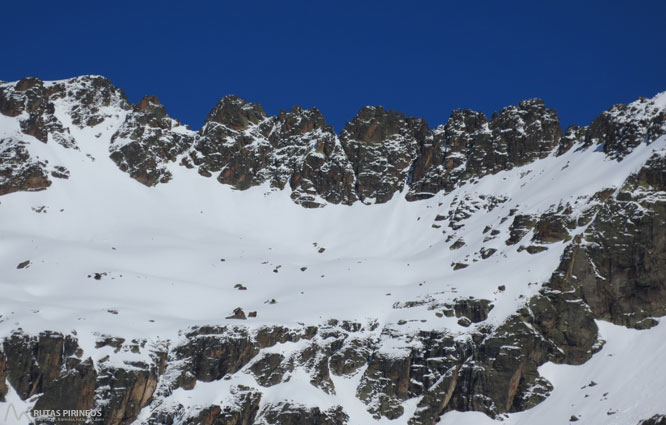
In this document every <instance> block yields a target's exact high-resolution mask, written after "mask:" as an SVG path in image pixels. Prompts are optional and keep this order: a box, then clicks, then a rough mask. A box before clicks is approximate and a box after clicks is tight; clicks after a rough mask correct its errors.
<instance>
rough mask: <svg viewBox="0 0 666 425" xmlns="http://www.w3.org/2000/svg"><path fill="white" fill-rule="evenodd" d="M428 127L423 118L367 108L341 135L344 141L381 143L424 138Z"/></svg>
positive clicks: (360, 112) (379, 107)
mask: <svg viewBox="0 0 666 425" xmlns="http://www.w3.org/2000/svg"><path fill="white" fill-rule="evenodd" d="M427 131H428V125H427V124H426V122H425V120H424V119H422V118H414V117H407V118H406V117H405V114H403V113H400V112H396V111H393V110H391V109H389V110H385V109H384V108H383V107H382V106H365V107H363V108H362V109H361V110H360V111H359V113H358V115H356V117H354V119H353V120H352V121H351V122H347V124H346V125H345V128H344V130H342V133H341V134H340V138H341V139H342V140H356V141H359V142H371V143H379V142H383V141H385V140H387V139H389V138H391V136H394V135H402V136H407V137H409V136H413V137H414V136H415V133H419V134H418V135H419V136H421V137H423V136H424V133H425V132H427Z"/></svg>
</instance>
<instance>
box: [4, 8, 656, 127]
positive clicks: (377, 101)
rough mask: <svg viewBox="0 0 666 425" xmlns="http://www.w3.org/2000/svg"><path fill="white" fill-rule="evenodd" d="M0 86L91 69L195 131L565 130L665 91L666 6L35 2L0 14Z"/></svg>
mask: <svg viewBox="0 0 666 425" xmlns="http://www.w3.org/2000/svg"><path fill="white" fill-rule="evenodd" d="M2 15H3V19H2V33H3V34H4V37H3V42H2V47H0V52H1V55H0V58H1V59H0V60H1V62H0V63H1V64H2V65H1V66H0V79H1V80H5V81H11V80H17V79H19V78H21V77H23V76H28V75H35V76H38V77H40V78H42V79H60V78H66V77H72V76H76V75H81V74H101V75H104V76H107V77H108V78H110V79H111V81H112V82H113V83H114V84H115V85H117V86H118V87H121V88H123V89H124V90H125V92H126V93H127V95H128V97H129V98H130V100H131V101H134V102H136V101H138V100H139V99H140V98H141V97H142V96H143V95H145V94H154V95H157V96H158V97H159V98H160V100H161V101H162V103H164V104H165V105H166V107H167V110H168V111H169V113H170V114H171V115H173V116H174V117H176V118H178V119H179V120H181V121H183V122H184V123H187V124H190V125H191V126H192V128H194V129H198V128H199V127H200V126H201V124H202V123H203V120H204V119H205V117H206V115H207V114H208V112H209V111H210V109H211V108H212V107H213V106H214V105H215V103H216V102H217V100H218V99H219V98H220V97H222V96H223V95H225V94H229V93H233V94H237V95H239V96H241V97H243V98H246V99H248V100H251V101H255V102H259V103H261V104H262V105H263V106H264V109H265V110H266V111H267V112H268V113H271V114H276V113H277V112H278V111H279V110H280V109H288V108H290V107H291V106H292V105H294V104H300V105H302V106H305V107H311V106H318V107H319V108H320V109H321V110H322V112H323V113H324V116H325V117H326V119H327V121H328V122H329V123H331V124H333V125H334V126H335V128H336V130H340V129H341V128H342V127H343V126H344V123H345V121H346V120H351V119H352V118H353V117H354V115H355V114H356V113H357V112H358V110H359V109H360V108H361V107H362V106H363V105H367V104H373V105H384V106H385V107H387V108H392V109H396V110H399V111H402V112H405V113H406V114H408V115H415V116H422V117H425V118H426V120H427V121H428V123H429V124H430V126H431V127H434V126H435V125H437V124H440V123H444V122H446V120H447V118H448V116H449V114H450V111H451V110H452V109H455V108H472V109H476V110H481V111H484V112H486V113H492V112H493V111H495V110H497V109H499V108H501V107H503V106H506V105H509V104H515V103H517V102H518V101H520V100H521V99H525V98H529V97H541V98H543V99H545V100H546V104H547V105H548V106H550V107H553V108H555V109H557V111H558V112H559V114H560V117H561V120H562V123H563V125H564V126H566V125H568V124H588V123H589V122H590V121H591V120H592V119H593V118H594V117H596V116H597V115H598V114H599V113H600V112H601V111H602V110H604V109H606V108H608V107H609V106H610V105H612V104H614V103H620V102H628V101H631V100H633V99H635V98H636V97H638V96H652V95H654V94H656V93H657V92H659V91H664V90H666V1H663V0H655V1H640V0H636V1H631V2H630V1H599V2H595V1H585V0H577V1H575V2H569V1H553V2H547V1H529V2H527V1H526V2H506V1H493V2H490V1H489V2H485V1H413V0H412V1H402V2H395V1H388V0H385V1H377V2H375V1H367V2H363V1H361V0H357V1H351V2H348V1H328V2H322V1H295V2H287V1H284V2H283V1H275V0H273V1H267V2H263V1H256V0H254V1H242V0H241V1H234V2H223V1H216V2H213V1H211V2H200V1H187V2H168V1H154V2H153V1H139V0H136V1H115V2H101V1H85V2H84V1H74V0H59V1H43V0H39V1H37V0H22V1H12V2H11V3H9V2H5V3H4V4H3V5H2Z"/></svg>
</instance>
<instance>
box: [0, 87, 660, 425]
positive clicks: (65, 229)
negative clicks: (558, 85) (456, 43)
mask: <svg viewBox="0 0 666 425" xmlns="http://www.w3.org/2000/svg"><path fill="white" fill-rule="evenodd" d="M0 195H2V196H0V252H2V255H1V256H0V269H1V270H2V274H1V275H0V276H2V278H1V279H0V289H1V290H2V293H3V297H2V299H0V338H1V339H2V344H1V347H2V348H1V350H0V400H1V402H0V414H1V415H5V413H7V416H4V417H5V418H6V419H5V420H6V421H7V423H12V422H11V421H12V420H15V423H29V422H34V423H52V422H56V423H60V422H65V421H66V420H69V422H70V423H71V421H72V419H73V418H72V417H71V415H73V414H74V413H72V412H71V411H78V410H84V411H86V412H87V416H86V415H84V416H83V418H82V419H79V420H75V421H74V422H80V423H83V422H86V421H87V423H104V424H105V425H119V424H130V423H134V424H169V425H171V424H205V425H222V424H224V425H241V424H284V425H291V424H294V425H296V424H314V425H333V424H349V425H357V424H374V423H377V424H387V423H391V424H409V425H416V424H434V423H443V424H453V423H456V424H460V423H463V424H464V423H470V424H495V423H507V424H533V423H540V424H546V425H548V424H561V423H567V422H576V421H580V422H581V423H585V424H632V425H633V424H638V423H643V424H644V425H645V424H659V423H664V421H666V419H665V418H664V416H660V415H665V414H666V407H665V406H664V403H663V400H664V399H665V397H666V390H664V387H663V381H664V378H666V366H664V362H663V361H662V360H661V353H663V352H664V350H666V342H665V341H666V324H664V323H662V321H661V317H663V316H664V315H665V314H666V92H665V93H661V94H658V95H657V96H655V97H653V98H651V99H647V98H640V99H638V100H636V101H635V102H632V103H630V104H627V105H615V106H613V107H611V108H610V109H609V110H608V111H605V112H603V113H601V115H599V117H598V118H597V119H595V120H594V121H593V122H592V123H591V124H590V125H589V126H587V127H575V126H572V127H569V128H568V129H566V131H564V132H563V131H562V129H561V126H560V122H559V119H558V117H557V113H556V112H555V111H554V110H552V109H548V108H547V107H546V105H545V103H544V102H543V101H542V100H540V99H530V100H525V101H523V102H520V103H519V104H518V105H516V106H508V107H506V108H504V109H502V110H501V111H499V112H497V113H495V114H493V115H492V116H491V117H490V118H488V117H487V116H485V115H484V114H483V113H480V112H475V111H470V110H456V111H453V112H452V114H451V116H450V118H449V119H448V121H447V122H446V123H445V124H444V125H440V126H438V127H436V128H434V129H431V128H430V127H429V125H428V124H427V123H426V122H425V120H423V119H420V118H414V117H407V116H405V115H404V114H401V113H399V112H396V111H392V110H386V109H384V108H383V107H381V106H374V107H364V108H363V109H361V111H359V113H358V114H357V116H356V117H354V118H353V119H352V120H351V121H349V122H348V123H347V124H346V126H345V128H344V129H343V130H342V131H341V132H340V134H336V133H335V131H334V130H333V129H332V127H331V126H329V125H327V124H326V121H325V119H324V117H323V115H322V113H321V112H320V111H319V110H318V109H316V108H313V109H303V108H301V107H299V106H294V107H293V108H292V109H290V110H289V111H288V112H287V111H282V112H280V114H279V115H278V116H269V115H267V114H266V113H265V111H264V110H263V108H262V107H261V105H258V104H255V103H249V102H247V101H245V100H243V99H241V98H238V97H236V96H226V97H224V98H222V99H221V100H220V101H219V103H218V104H217V105H216V106H215V107H214V108H213V109H212V111H211V112H210V114H209V115H208V117H207V118H206V121H205V124H204V126H203V127H202V128H201V129H200V130H198V131H193V130H191V129H189V128H188V127H187V126H184V125H182V124H181V123H179V122H178V121H177V120H175V119H173V118H171V117H170V116H169V115H168V114H167V111H166V108H165V106H163V105H161V104H160V102H159V100H158V99H157V98H155V97H154V96H147V97H145V98H144V99H142V100H141V101H140V102H139V103H137V104H132V103H131V102H129V101H128V100H127V98H126V97H125V95H124V93H123V91H122V90H120V89H118V88H116V87H114V86H113V85H112V84H111V82H110V81H108V80H107V79H105V78H103V77H99V76H82V77H77V78H72V79H69V80H62V81H51V82H46V81H41V80H39V79H37V78H24V79H22V80H20V81H18V82H9V83H7V82H3V83H0ZM10 406H11V409H10ZM12 409H13V410H12ZM11 412H18V413H19V414H17V415H15V416H13V415H14V413H11ZM21 412H29V415H23V416H21V415H20V413H21ZM63 412H65V413H67V412H69V413H67V414H65V413H63ZM58 415H61V416H58ZM62 415H65V416H67V415H69V416H68V417H66V418H65V417H63V416H62ZM19 416H20V417H19ZM79 416H80V415H79ZM641 421H644V422H641Z"/></svg>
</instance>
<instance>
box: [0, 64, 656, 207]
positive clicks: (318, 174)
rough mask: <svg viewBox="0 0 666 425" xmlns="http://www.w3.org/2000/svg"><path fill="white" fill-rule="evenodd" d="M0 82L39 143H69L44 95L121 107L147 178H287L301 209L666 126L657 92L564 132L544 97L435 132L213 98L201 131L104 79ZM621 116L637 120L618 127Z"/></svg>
mask: <svg viewBox="0 0 666 425" xmlns="http://www.w3.org/2000/svg"><path fill="white" fill-rule="evenodd" d="M45 84H46V86H48V87H46V86H45ZM12 85H13V87H11V86H12ZM2 86H3V87H2V96H1V99H0V112H1V113H3V114H5V115H8V116H17V115H18V114H19V113H23V112H28V113H29V114H30V116H29V117H28V118H27V119H23V120H21V128H22V131H23V132H24V134H27V135H32V136H35V137H36V138H38V139H39V140H41V141H43V142H44V141H46V138H47V137H48V134H51V136H52V137H53V138H59V139H60V140H58V142H59V143H66V142H64V140H65V139H66V138H67V136H66V134H63V133H64V129H62V126H61V125H60V124H59V123H58V120H57V119H56V118H54V117H53V116H52V112H51V109H52V107H51V106H49V99H50V98H51V97H52V96H53V97H54V98H56V99H57V98H59V97H61V96H65V97H70V98H73V99H74V100H77V97H80V98H81V99H80V101H81V103H82V104H83V105H87V106H89V107H90V108H92V109H95V108H98V107H100V106H108V105H110V104H111V103H115V104H117V105H118V107H119V108H120V109H121V110H124V111H127V120H126V122H125V123H124V124H123V126H122V127H121V129H119V130H118V132H117V133H116V134H115V135H114V136H113V138H112V146H111V147H110V150H111V151H112V152H111V157H112V159H113V160H114V161H115V162H116V164H117V165H118V166H119V167H120V168H121V169H122V170H123V171H126V172H128V173H129V174H130V176H132V177H133V178H135V179H136V180H137V181H139V182H141V183H143V184H145V185H148V186H151V185H155V184H158V183H164V182H167V181H168V180H169V178H170V177H169V173H168V172H167V171H165V167H164V166H165V164H166V163H169V162H175V161H178V162H179V163H180V164H182V165H184V166H186V167H188V168H190V167H191V168H197V171H198V173H199V174H201V175H203V176H207V177H211V176H213V174H216V175H217V180H218V181H220V182H221V183H223V184H229V185H232V186H233V187H234V188H237V189H241V190H243V189H247V188H249V187H251V186H255V185H258V184H261V183H263V182H264V181H270V182H271V186H273V187H276V188H279V189H282V188H284V187H285V186H286V185H287V184H288V185H289V186H290V189H291V190H292V197H293V199H294V200H295V201H296V202H297V203H299V204H301V205H303V206H306V207H319V206H323V205H325V204H326V203H343V204H351V203H354V202H356V201H361V202H364V203H382V202H386V201H387V200H389V199H391V197H393V196H394V194H395V193H397V192H401V191H403V189H405V188H406V189H407V199H408V200H417V199H424V198H428V197H431V196H433V195H434V194H435V193H438V192H439V191H442V190H444V191H450V190H451V189H452V188H453V187H455V186H456V185H457V184H459V183H460V182H463V181H467V180H470V179H473V178H475V177H482V176H483V175H486V174H489V173H491V174H492V173H496V172H498V171H500V170H504V169H511V168H512V167H514V166H520V165H524V164H525V163H528V162H530V161H533V160H535V159H538V158H543V157H544V156H546V155H548V154H549V153H550V152H552V151H553V150H556V151H557V154H558V155H561V154H562V153H564V152H566V151H567V150H568V149H569V148H570V147H571V145H572V144H573V141H574V140H576V139H577V138H578V139H584V140H585V144H586V145H593V144H594V145H599V144H601V141H602V140H604V141H606V143H605V144H604V145H603V149H604V152H605V153H606V154H608V155H610V156H612V157H614V158H616V159H620V158H622V157H623V156H624V155H626V154H627V153H629V152H631V150H632V149H633V147H635V146H636V145H637V144H638V143H640V142H641V141H643V140H644V139H649V140H654V139H656V138H657V137H659V136H660V135H662V134H664V133H665V132H666V128H665V125H664V124H663V118H664V110H663V109H664V108H663V107H660V106H659V102H660V100H659V99H661V97H664V95H663V93H662V94H660V95H657V96H655V97H654V98H653V99H646V98H639V100H637V101H636V102H633V103H631V104H629V105H621V104H620V105H614V106H613V107H611V108H610V109H609V110H608V111H606V112H603V113H602V114H601V115H600V116H599V117H598V118H597V119H595V120H594V121H593V122H592V123H591V124H590V126H588V127H578V126H571V127H569V128H567V130H566V131H565V132H564V133H562V129H561V127H560V123H559V119H558V117H557V113H556V112H555V111H554V110H551V109H546V108H545V104H544V102H543V101H542V100H541V99H530V100H525V101H522V102H520V103H519V104H518V105H516V106H508V107H505V108H503V109H501V110H500V111H499V112H496V113H493V115H492V117H491V118H490V119H488V118H486V116H485V115H484V114H483V113H480V112H475V111H471V110H454V111H453V112H452V114H451V117H450V118H449V120H448V121H447V123H446V124H444V125H439V126H437V127H435V128H434V129H430V128H429V126H428V124H427V123H426V121H425V120H423V119H422V118H414V117H406V116H405V115H404V114H402V113H399V112H396V111H393V110H385V109H384V108H383V107H381V106H366V107H364V108H362V109H361V110H360V111H359V113H358V114H357V116H356V117H355V118H354V119H352V120H351V121H348V122H347V124H346V126H345V128H344V129H342V130H341V131H340V133H339V134H336V133H335V132H334V131H333V129H332V127H330V126H328V125H327V124H326V121H325V119H324V117H323V115H322V114H321V112H320V111H319V110H318V109H317V108H313V109H306V110H304V109H302V108H301V107H299V106H294V107H292V108H291V110H290V112H286V111H281V112H280V114H279V115H278V116H268V115H266V113H265V112H264V110H263V108H262V107H261V105H259V104H255V103H251V102H247V101H245V100H243V99H241V98H239V97H237V96H234V95H227V96H225V97H223V98H221V99H220V101H219V102H218V104H217V105H216V106H215V107H214V108H213V109H212V110H211V112H210V113H209V115H208V117H207V118H206V123H205V124H204V125H203V126H202V128H201V129H200V130H199V131H197V132H193V131H190V130H189V129H187V127H186V126H182V125H181V124H180V123H179V122H178V121H176V120H174V119H172V118H171V117H169V116H168V114H167V112H166V109H165V107H164V106H163V105H161V104H159V101H158V100H157V98H156V97H154V96H147V97H144V98H143V99H142V100H141V101H140V102H138V103H137V104H135V105H132V104H131V103H130V102H129V101H128V100H127V98H126V97H125V95H124V92H123V91H122V90H120V89H118V88H116V87H115V86H113V85H112V84H111V83H110V81H109V80H107V79H106V78H104V77H101V76H82V77H76V78H73V79H68V80H61V81H56V82H50V83H44V82H41V80H39V79H36V78H34V77H30V78H24V79H22V80H20V81H19V82H16V83H3V85H2ZM78 86H81V87H78ZM30 90H32V92H30ZM77 90H78V92H77ZM95 90H98V91H99V93H93V92H94V91H95ZM26 93H27V94H26ZM100 93H101V98H97V99H96V98H95V96H96V95H99V94H100ZM21 98H23V99H21ZM21 102H23V105H21ZM82 119H83V118H81V117H78V116H77V114H76V113H75V114H74V121H73V122H74V124H76V125H85V126H92V125H94V124H96V122H97V120H98V119H100V117H99V116H97V117H96V116H94V113H93V116H91V117H88V118H87V121H85V122H84V121H82ZM625 121H631V122H634V121H635V122H637V123H638V124H636V125H634V126H633V127H632V126H627V125H623V123H624V122H625ZM59 125H60V126H59ZM619 128H621V129H622V130H621V131H620V130H618V129H619ZM59 133H60V134H59ZM5 173H6V172H5ZM24 173H26V177H25V178H23V179H21V180H22V181H25V184H26V190H34V189H35V188H36V187H39V186H42V187H45V185H46V184H47V183H46V181H47V180H48V177H45V174H46V173H44V172H42V173H41V174H42V175H41V176H38V175H35V173H36V169H35V168H34V167H33V168H31V169H30V170H25V171H24ZM19 185H20V184H19ZM3 186H4V188H3V189H0V191H2V192H7V191H8V190H11V189H8V188H7V186H8V184H7V183H5V184H4V185H3ZM9 186H10V187H11V186H12V185H11V184H9Z"/></svg>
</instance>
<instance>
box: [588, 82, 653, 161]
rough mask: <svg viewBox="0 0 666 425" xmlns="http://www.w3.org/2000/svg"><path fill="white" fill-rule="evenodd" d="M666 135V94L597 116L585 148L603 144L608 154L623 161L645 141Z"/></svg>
mask: <svg viewBox="0 0 666 425" xmlns="http://www.w3.org/2000/svg"><path fill="white" fill-rule="evenodd" d="M663 134H666V93H661V94H659V95H657V96H655V97H654V98H652V99H646V98H644V97H642V98H639V99H638V100H636V101H635V102H632V103H629V104H618V105H614V106H612V107H611V108H610V109H609V110H608V111H605V112H603V113H602V114H601V115H599V117H597V118H596V119H595V120H594V121H593V122H592V124H590V126H589V127H587V130H586V132H585V139H584V140H585V145H587V146H589V145H599V144H602V143H603V144H604V145H603V150H604V152H605V153H606V154H607V155H609V156H611V157H612V158H615V159H618V160H619V159H622V158H624V156H626V155H627V154H628V153H630V152H631V151H633V150H634V148H635V147H636V146H638V145H639V144H640V143H642V142H644V141H645V142H648V143H649V142H652V141H654V140H655V139H656V138H658V137H659V136H661V135H663Z"/></svg>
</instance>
